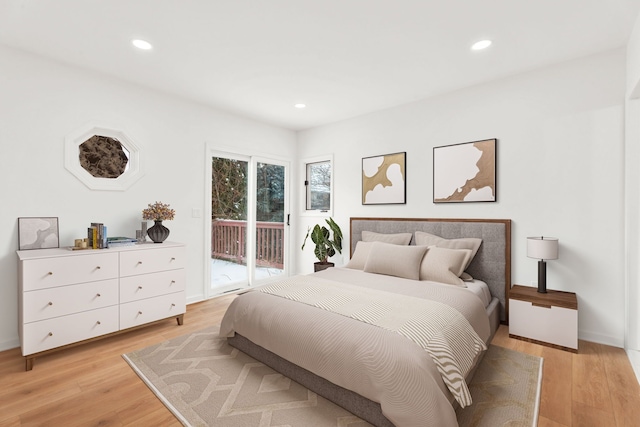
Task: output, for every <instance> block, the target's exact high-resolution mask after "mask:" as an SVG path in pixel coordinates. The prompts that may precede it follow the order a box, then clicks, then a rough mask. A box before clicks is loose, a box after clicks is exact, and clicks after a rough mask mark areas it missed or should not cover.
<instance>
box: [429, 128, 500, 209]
mask: <svg viewBox="0 0 640 427" xmlns="http://www.w3.org/2000/svg"><path fill="white" fill-rule="evenodd" d="M496 143H497V139H485V140H482V141H474V142H465V143H462V144H455V145H447V146H443V147H434V148H433V202H434V203H460V202H495V201H496Z"/></svg>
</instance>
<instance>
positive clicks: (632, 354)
mask: <svg viewBox="0 0 640 427" xmlns="http://www.w3.org/2000/svg"><path fill="white" fill-rule="evenodd" d="M627 356H629V361H630V362H631V367H632V368H633V371H634V372H635V373H636V379H637V380H638V383H640V351H637V350H629V349H627Z"/></svg>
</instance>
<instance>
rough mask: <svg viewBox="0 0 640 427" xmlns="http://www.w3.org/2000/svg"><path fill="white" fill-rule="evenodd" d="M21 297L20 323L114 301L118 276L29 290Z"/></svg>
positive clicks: (105, 304) (114, 302)
mask: <svg viewBox="0 0 640 427" xmlns="http://www.w3.org/2000/svg"><path fill="white" fill-rule="evenodd" d="M23 300H24V310H23V316H24V317H23V321H24V323H30V322H35V321H39V320H44V319H50V318H52V317H60V316H65V315H67V314H73V313H79V312H81V311H88V310H93V309H96V308H102V307H108V306H110V305H118V279H110V280H101V281H99V282H90V283H82V284H79V285H68V286H60V287H57V288H49V289H40V290H37V291H29V292H25V293H24V294H23Z"/></svg>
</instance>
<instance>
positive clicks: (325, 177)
mask: <svg viewBox="0 0 640 427" xmlns="http://www.w3.org/2000/svg"><path fill="white" fill-rule="evenodd" d="M331 163H332V160H331V159H330V158H322V159H320V158H319V159H312V160H310V161H308V162H305V164H304V165H305V181H304V185H305V192H306V195H305V200H306V204H305V211H307V212H310V211H316V212H318V211H319V212H322V213H325V212H330V211H331V208H332V200H331V199H332V194H331V193H332V188H331V187H332V182H333V180H332V167H331V166H332V165H331Z"/></svg>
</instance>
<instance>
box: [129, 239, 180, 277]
mask: <svg viewBox="0 0 640 427" xmlns="http://www.w3.org/2000/svg"><path fill="white" fill-rule="evenodd" d="M184 254H185V251H184V247H183V246H174V247H166V248H162V247H161V248H158V249H155V248H153V249H143V250H132V251H122V252H120V276H121V277H122V276H133V275H137V274H147V273H153V272H157V271H167V270H176V269H179V268H184V266H185V260H184Z"/></svg>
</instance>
